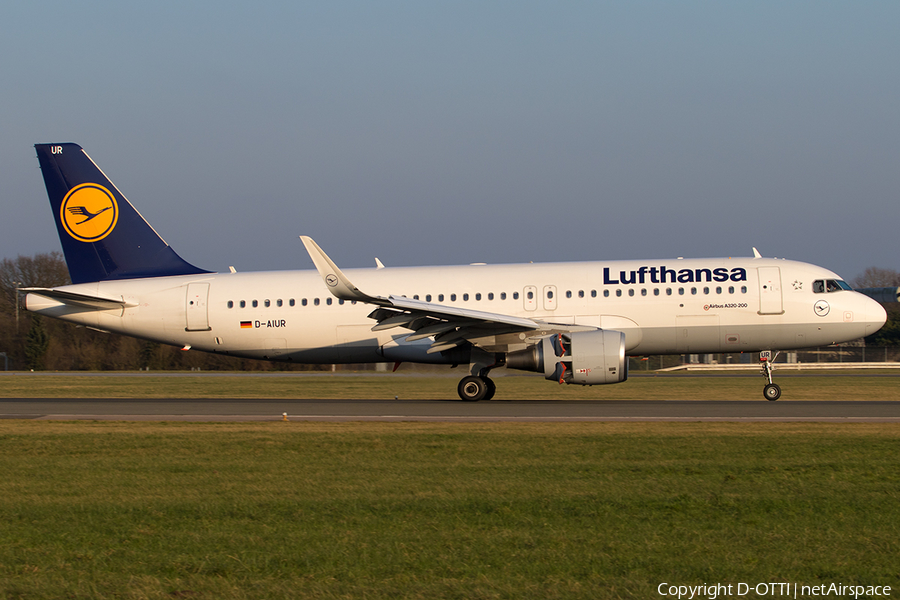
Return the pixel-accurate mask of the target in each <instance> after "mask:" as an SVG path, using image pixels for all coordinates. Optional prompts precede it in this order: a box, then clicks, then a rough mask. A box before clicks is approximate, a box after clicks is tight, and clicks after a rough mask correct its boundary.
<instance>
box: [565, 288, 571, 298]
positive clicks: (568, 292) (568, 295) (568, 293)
mask: <svg viewBox="0 0 900 600" xmlns="http://www.w3.org/2000/svg"><path fill="white" fill-rule="evenodd" d="M571 297H572V292H571V291H570V290H566V298H571Z"/></svg>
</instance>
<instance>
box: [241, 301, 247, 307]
mask: <svg viewBox="0 0 900 600" xmlns="http://www.w3.org/2000/svg"><path fill="white" fill-rule="evenodd" d="M241 308H247V301H246V300H241Z"/></svg>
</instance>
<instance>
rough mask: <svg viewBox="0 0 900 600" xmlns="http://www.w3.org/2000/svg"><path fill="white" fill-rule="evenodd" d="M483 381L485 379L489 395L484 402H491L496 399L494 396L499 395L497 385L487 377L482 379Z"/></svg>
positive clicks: (487, 394) (485, 396)
mask: <svg viewBox="0 0 900 600" xmlns="http://www.w3.org/2000/svg"><path fill="white" fill-rule="evenodd" d="M482 379H484V383H485V385H487V393H486V394H485V395H484V398H482V400H490V399H491V398H493V397H494V394H496V393H497V384H496V383H494V380H493V379H488V378H487V377H482Z"/></svg>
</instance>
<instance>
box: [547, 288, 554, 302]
mask: <svg viewBox="0 0 900 600" xmlns="http://www.w3.org/2000/svg"><path fill="white" fill-rule="evenodd" d="M547 298H548V299H550V300H552V299H553V290H547Z"/></svg>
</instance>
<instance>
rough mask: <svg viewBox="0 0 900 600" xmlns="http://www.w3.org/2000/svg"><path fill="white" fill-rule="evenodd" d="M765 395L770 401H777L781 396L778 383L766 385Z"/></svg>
mask: <svg viewBox="0 0 900 600" xmlns="http://www.w3.org/2000/svg"><path fill="white" fill-rule="evenodd" d="M763 396H764V397H765V399H766V400H768V401H769V402H775V401H776V400H778V399H779V398H781V388H780V387H778V384H777V383H770V384H767V385H766V387H764V388H763Z"/></svg>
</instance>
